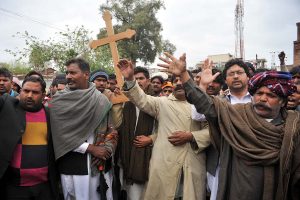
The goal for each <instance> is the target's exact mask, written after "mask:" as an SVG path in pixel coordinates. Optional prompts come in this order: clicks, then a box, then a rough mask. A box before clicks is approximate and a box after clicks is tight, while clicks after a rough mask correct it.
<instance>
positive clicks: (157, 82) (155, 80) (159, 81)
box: [151, 76, 165, 96]
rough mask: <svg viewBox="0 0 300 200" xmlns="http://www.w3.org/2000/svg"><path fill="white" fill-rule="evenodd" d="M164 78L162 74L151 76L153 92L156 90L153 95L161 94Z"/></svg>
mask: <svg viewBox="0 0 300 200" xmlns="http://www.w3.org/2000/svg"><path fill="white" fill-rule="evenodd" d="M164 82H165V81H164V79H163V77H161V76H153V77H152V78H151V85H152V88H153V92H154V95H153V96H159V95H160V92H161V90H162V88H161V87H162V85H163V84H164Z"/></svg>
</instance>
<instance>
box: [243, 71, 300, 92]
mask: <svg viewBox="0 0 300 200" xmlns="http://www.w3.org/2000/svg"><path fill="white" fill-rule="evenodd" d="M291 79H292V76H291V74H290V73H289V72H281V71H279V72H277V71H266V72H261V73H258V74H255V75H254V76H253V77H252V78H251V79H250V80H249V93H250V94H251V95H253V94H254V93H255V92H256V90H257V89H259V88H260V87H263V86H266V87H267V88H269V89H270V90H271V91H272V92H273V93H275V94H277V95H278V96H280V97H287V96H289V95H291V94H293V93H294V92H296V91H297V88H296V86H295V85H294V84H293V83H292V82H291Z"/></svg>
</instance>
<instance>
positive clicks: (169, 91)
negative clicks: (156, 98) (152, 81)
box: [163, 90, 173, 93]
mask: <svg viewBox="0 0 300 200" xmlns="http://www.w3.org/2000/svg"><path fill="white" fill-rule="evenodd" d="M172 92H173V90H163V93H172Z"/></svg>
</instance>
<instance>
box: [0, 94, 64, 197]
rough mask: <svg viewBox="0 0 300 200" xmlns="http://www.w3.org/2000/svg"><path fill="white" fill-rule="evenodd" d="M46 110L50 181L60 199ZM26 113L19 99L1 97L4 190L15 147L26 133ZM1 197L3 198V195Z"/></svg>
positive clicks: (0, 155) (0, 177)
mask: <svg viewBox="0 0 300 200" xmlns="http://www.w3.org/2000/svg"><path fill="white" fill-rule="evenodd" d="M44 108H45V112H46V118H47V129H48V130H47V131H48V180H49V183H50V185H51V189H52V191H53V194H54V196H55V197H57V198H56V199H58V181H59V174H58V171H57V169H56V164H55V157H54V149H53V143H52V136H51V126H50V116H49V111H48V109H47V108H46V107H44ZM25 113H26V112H25V110H24V109H22V108H21V106H20V105H19V100H18V99H16V98H14V97H11V96H9V95H7V94H4V95H3V96H0V188H2V189H3V188H4V185H5V182H6V181H5V178H6V176H7V174H6V171H7V168H8V166H9V164H10V161H11V159H12V156H13V153H14V150H15V147H16V145H17V143H18V141H19V140H20V138H21V137H22V134H23V133H24V132H25V128H26V117H25ZM0 192H3V191H0ZM0 196H2V194H1V195H0Z"/></svg>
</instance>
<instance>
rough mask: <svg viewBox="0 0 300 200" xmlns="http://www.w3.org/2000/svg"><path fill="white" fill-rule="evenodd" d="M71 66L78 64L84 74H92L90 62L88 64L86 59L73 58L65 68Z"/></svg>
mask: <svg viewBox="0 0 300 200" xmlns="http://www.w3.org/2000/svg"><path fill="white" fill-rule="evenodd" d="M71 64H77V65H78V67H79V69H80V70H81V71H82V72H89V73H90V72H91V70H90V65H89V63H88V62H86V61H85V60H84V59H82V58H73V59H71V60H68V61H67V62H66V64H65V66H69V65H71Z"/></svg>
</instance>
